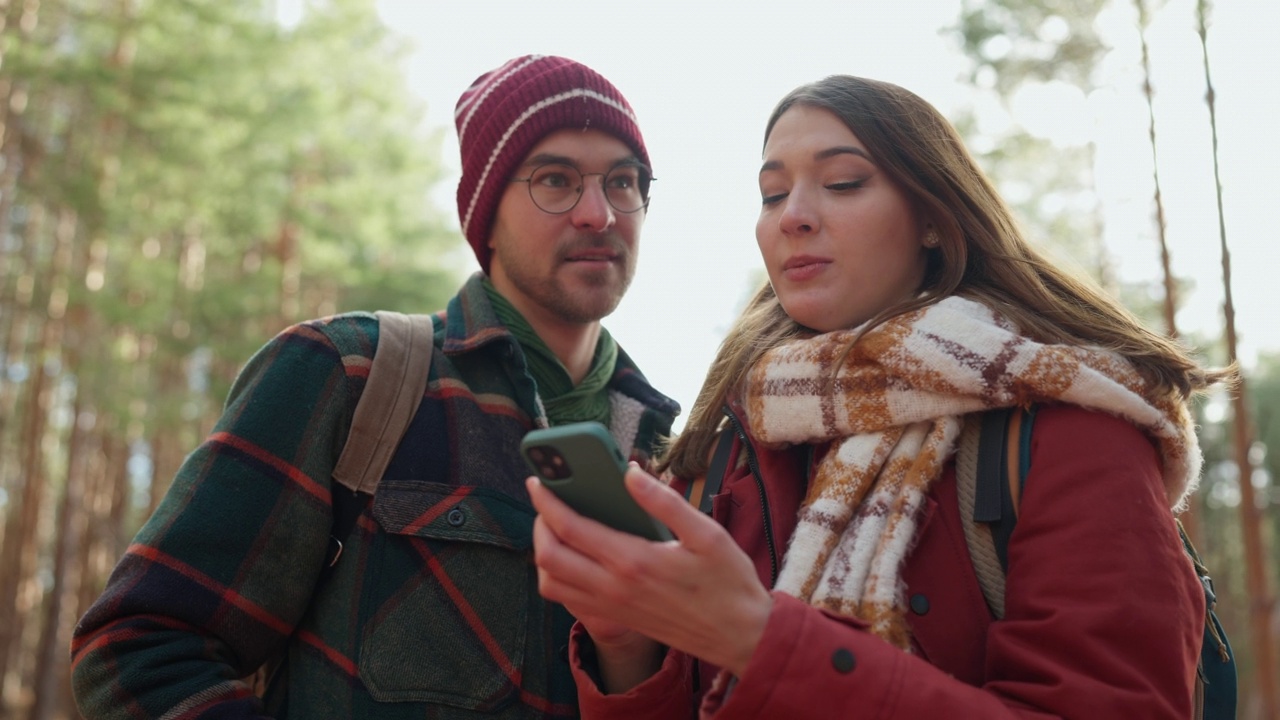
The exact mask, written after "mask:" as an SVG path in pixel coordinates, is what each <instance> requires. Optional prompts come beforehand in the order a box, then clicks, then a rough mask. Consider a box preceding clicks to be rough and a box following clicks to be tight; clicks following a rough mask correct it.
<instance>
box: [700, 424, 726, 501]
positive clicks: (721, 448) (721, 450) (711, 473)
mask: <svg viewBox="0 0 1280 720" xmlns="http://www.w3.org/2000/svg"><path fill="white" fill-rule="evenodd" d="M732 450H733V431H732V430H730V429H729V428H725V429H724V430H722V431H721V432H720V440H719V441H718V442H716V452H715V454H714V455H712V456H711V466H710V467H708V468H707V478H706V480H704V481H703V484H702V499H701V500H699V501H698V509H699V510H701V511H702V512H703V513H705V514H707V515H710V514H711V498H712V497H713V496H715V495H716V494H717V493H719V492H720V485H721V484H722V483H723V482H724V475H725V473H726V472H728V470H729V455H730V454H731V453H732Z"/></svg>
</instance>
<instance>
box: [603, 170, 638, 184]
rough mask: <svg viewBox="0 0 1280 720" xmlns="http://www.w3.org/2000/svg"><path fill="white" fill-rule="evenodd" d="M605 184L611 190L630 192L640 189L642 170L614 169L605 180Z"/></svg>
mask: <svg viewBox="0 0 1280 720" xmlns="http://www.w3.org/2000/svg"><path fill="white" fill-rule="evenodd" d="M605 184H607V185H608V186H609V188H610V189H611V190H630V189H632V188H634V187H638V186H639V185H640V170H639V169H638V168H630V167H622V168H614V170H613V171H612V172H610V173H609V177H608V178H606V179H605Z"/></svg>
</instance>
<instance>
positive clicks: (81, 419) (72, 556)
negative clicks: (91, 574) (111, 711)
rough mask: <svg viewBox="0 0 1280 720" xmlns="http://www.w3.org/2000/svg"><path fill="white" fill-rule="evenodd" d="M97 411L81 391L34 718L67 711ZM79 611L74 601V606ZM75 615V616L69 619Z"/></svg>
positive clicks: (35, 678) (38, 658)
mask: <svg viewBox="0 0 1280 720" xmlns="http://www.w3.org/2000/svg"><path fill="white" fill-rule="evenodd" d="M92 418H93V415H92V414H91V413H89V412H87V411H86V410H85V408H84V399H83V393H82V392H80V391H77V393H76V399H75V401H74V402H73V403H72V421H71V437H70V438H69V439H68V441H67V479H66V482H65V483H63V485H62V498H61V502H60V503H59V505H58V515H57V519H56V522H55V524H54V528H55V530H54V548H53V587H52V588H51V589H50V590H49V593H48V595H46V597H45V599H44V607H43V609H44V613H43V614H44V621H43V624H42V626H41V628H40V638H39V640H38V641H37V643H36V652H35V667H34V668H33V672H32V677H31V682H30V685H29V687H31V688H32V689H34V690H35V701H34V702H33V703H32V705H31V711H30V713H29V714H28V716H27V717H28V718H29V719H30V720H50V719H51V718H53V717H54V716H55V715H56V716H59V717H65V716H66V710H67V705H66V702H65V700H66V698H64V696H63V695H62V693H61V691H60V689H61V685H62V683H61V677H62V676H63V675H66V674H67V673H69V672H70V668H69V667H68V658H67V653H66V649H67V648H68V647H69V646H70V644H71V627H72V622H74V616H71V617H70V618H69V617H68V616H69V614H68V613H66V612H65V611H64V609H66V608H67V606H68V604H72V603H69V601H73V600H74V598H75V597H76V594H77V589H78V588H77V583H78V580H79V578H80V575H81V568H80V566H79V565H78V563H77V562H76V556H77V555H78V553H77V552H76V551H77V549H78V548H79V547H80V545H81V543H82V542H83V538H84V535H85V533H84V528H85V524H86V518H85V511H86V509H85V508H84V507H83V506H82V504H81V501H82V500H83V499H84V490H85V489H86V483H85V472H86V470H87V468H86V465H87V459H86V457H85V454H86V453H85V445H86V443H85V434H86V432H87V431H88V430H89V429H90V427H88V426H89V425H91V423H92ZM70 609H71V610H72V612H73V613H74V607H72V608H70ZM69 619H70V621H68V620H69Z"/></svg>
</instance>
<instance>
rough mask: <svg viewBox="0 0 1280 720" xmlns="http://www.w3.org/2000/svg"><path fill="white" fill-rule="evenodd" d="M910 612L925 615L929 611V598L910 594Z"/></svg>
mask: <svg viewBox="0 0 1280 720" xmlns="http://www.w3.org/2000/svg"><path fill="white" fill-rule="evenodd" d="M910 604H911V612H913V613H915V614H917V615H927V614H928V613H929V598H927V597H925V596H924V595H921V594H919V593H916V594H915V595H912V596H911V600H910Z"/></svg>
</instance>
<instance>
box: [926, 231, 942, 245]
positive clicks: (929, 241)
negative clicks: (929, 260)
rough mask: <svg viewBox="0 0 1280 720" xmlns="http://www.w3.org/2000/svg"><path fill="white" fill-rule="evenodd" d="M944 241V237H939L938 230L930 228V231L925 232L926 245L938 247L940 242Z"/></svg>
mask: <svg viewBox="0 0 1280 720" xmlns="http://www.w3.org/2000/svg"><path fill="white" fill-rule="evenodd" d="M940 242H942V238H940V237H938V231H937V230H934V229H933V228H929V232H927V233H925V234H924V246H925V247H938V243H940Z"/></svg>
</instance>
